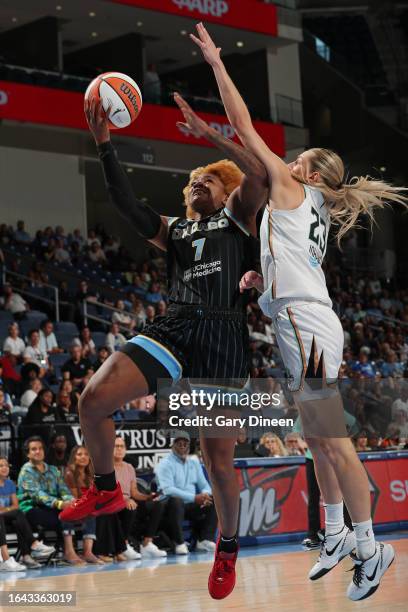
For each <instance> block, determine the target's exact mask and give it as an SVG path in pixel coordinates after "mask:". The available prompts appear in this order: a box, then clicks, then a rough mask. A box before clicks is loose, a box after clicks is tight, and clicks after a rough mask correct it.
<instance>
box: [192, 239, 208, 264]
mask: <svg viewBox="0 0 408 612" xmlns="http://www.w3.org/2000/svg"><path fill="white" fill-rule="evenodd" d="M206 240H207V238H200V239H199V240H194V241H193V242H192V243H191V246H192V247H193V248H195V249H196V252H195V256H194V261H200V259H201V257H202V255H203V248H204V242H205V241H206Z"/></svg>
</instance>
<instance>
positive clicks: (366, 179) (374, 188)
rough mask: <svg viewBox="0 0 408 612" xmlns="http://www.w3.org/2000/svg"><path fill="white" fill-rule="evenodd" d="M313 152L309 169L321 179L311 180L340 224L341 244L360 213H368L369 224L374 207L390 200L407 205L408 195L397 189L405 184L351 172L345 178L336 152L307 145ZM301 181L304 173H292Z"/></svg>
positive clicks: (338, 236) (338, 238) (334, 218)
mask: <svg viewBox="0 0 408 612" xmlns="http://www.w3.org/2000/svg"><path fill="white" fill-rule="evenodd" d="M309 151H311V152H312V153H313V158H312V160H311V167H312V170H313V171H315V172H318V173H319V174H320V178H321V182H318V183H313V187H316V188H317V189H318V190H319V191H321V192H322V194H323V196H324V198H325V200H326V202H327V203H328V204H329V205H330V207H329V211H330V216H331V217H332V219H333V221H334V223H336V224H337V225H338V226H339V230H338V232H337V243H338V244H340V241H341V239H342V238H343V236H344V234H346V232H348V231H349V230H350V229H351V228H352V227H354V226H356V225H357V219H358V217H359V215H360V214H366V215H368V218H369V222H370V226H371V228H372V226H373V223H374V209H375V208H384V206H386V205H387V204H390V203H391V202H395V203H399V204H402V205H403V206H407V199H408V198H407V196H405V195H402V194H401V193H400V192H401V191H405V190H406V188H404V187H394V186H393V185H390V184H389V183H386V182H385V181H380V180H376V179H373V178H371V177H370V176H354V177H353V178H352V179H351V180H350V181H348V182H346V181H345V177H344V164H343V161H342V160H341V158H340V157H339V155H337V153H335V152H334V151H330V150H329V149H320V148H315V149H309ZM293 177H294V178H295V179H296V180H298V181H299V182H301V183H306V184H307V181H306V180H305V179H304V177H300V176H297V175H295V174H293Z"/></svg>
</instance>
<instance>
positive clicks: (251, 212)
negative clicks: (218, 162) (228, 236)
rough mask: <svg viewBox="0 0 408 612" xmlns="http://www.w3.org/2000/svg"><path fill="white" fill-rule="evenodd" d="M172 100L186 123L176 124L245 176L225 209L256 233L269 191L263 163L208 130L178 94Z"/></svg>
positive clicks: (209, 128) (216, 133)
mask: <svg viewBox="0 0 408 612" xmlns="http://www.w3.org/2000/svg"><path fill="white" fill-rule="evenodd" d="M174 100H175V101H176V103H177V105H178V106H179V108H180V110H181V112H182V113H183V115H184V120H185V123H182V122H178V123H177V125H179V126H180V127H183V129H184V130H187V131H188V132H189V133H190V134H193V136H195V137H196V138H200V137H202V138H205V139H206V140H208V141H209V142H211V143H212V144H213V145H215V146H216V147H217V148H218V149H219V150H220V151H222V152H223V153H224V154H225V155H226V156H227V157H228V159H230V160H231V161H233V162H234V163H236V165H237V166H238V168H239V169H240V170H241V171H242V172H243V173H244V177H243V179H242V181H241V185H240V186H239V187H238V188H237V189H235V190H234V191H233V192H232V194H231V195H230V197H229V199H228V202H227V204H226V206H227V208H229V209H230V210H231V212H232V213H233V215H234V216H235V217H236V218H237V219H238V220H239V221H242V222H243V223H244V224H245V225H247V226H248V229H250V230H251V231H254V233H256V213H257V212H258V210H259V209H260V208H262V206H263V205H264V204H265V202H266V200H267V197H268V191H269V181H268V175H267V172H266V170H265V166H264V164H263V163H262V162H260V161H259V159H258V158H257V157H256V156H255V155H253V154H252V153H251V152H250V151H248V150H247V149H245V148H243V147H241V146H240V145H237V144H236V143H235V142H233V141H232V140H230V139H229V138H225V136H222V135H221V134H220V133H219V132H218V130H215V129H214V128H212V127H210V126H209V125H208V124H207V123H206V122H205V121H204V120H203V119H201V118H200V117H199V116H198V115H197V114H196V113H195V112H194V111H193V109H192V108H191V107H190V106H189V104H187V102H186V101H185V100H184V99H183V98H182V97H181V96H180V95H179V94H175V95H174ZM252 226H253V227H252Z"/></svg>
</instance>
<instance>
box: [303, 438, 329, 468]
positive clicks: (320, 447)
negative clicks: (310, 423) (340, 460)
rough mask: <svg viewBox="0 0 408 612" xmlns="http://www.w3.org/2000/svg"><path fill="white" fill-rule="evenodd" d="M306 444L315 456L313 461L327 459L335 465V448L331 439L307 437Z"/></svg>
mask: <svg viewBox="0 0 408 612" xmlns="http://www.w3.org/2000/svg"><path fill="white" fill-rule="evenodd" d="M305 440H306V444H307V445H308V447H309V450H310V452H311V453H312V455H313V459H314V460H315V461H316V460H318V459H326V460H327V461H330V463H333V462H334V461H335V460H336V453H335V447H334V446H333V444H332V443H331V439H330V438H315V437H312V438H309V437H306V438H305Z"/></svg>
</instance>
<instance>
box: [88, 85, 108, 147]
mask: <svg viewBox="0 0 408 612" xmlns="http://www.w3.org/2000/svg"><path fill="white" fill-rule="evenodd" d="M84 112H85V117H86V120H87V123H88V126H89V129H90V131H91V132H92V135H93V137H94V138H95V142H96V144H97V145H100V144H102V143H103V142H108V141H109V140H110V132H109V122H108V117H109V113H110V108H108V110H107V111H105V110H104V108H103V106H102V100H98V99H97V98H96V97H95V96H93V97H92V99H91V101H89V100H85V101H84Z"/></svg>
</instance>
